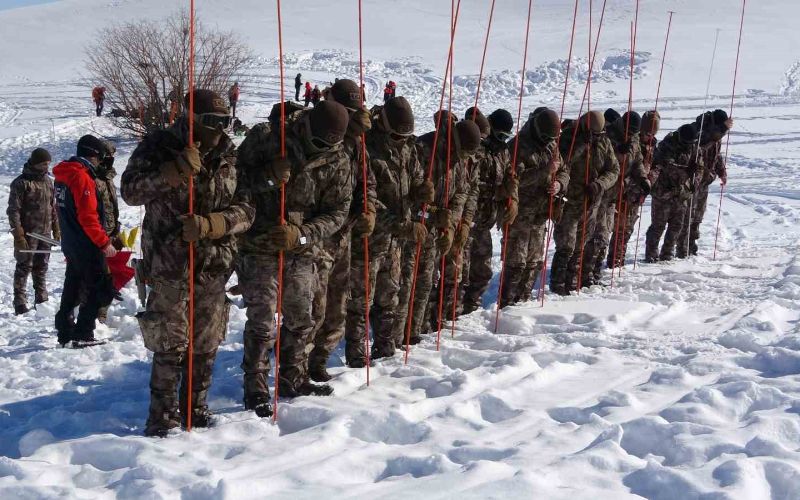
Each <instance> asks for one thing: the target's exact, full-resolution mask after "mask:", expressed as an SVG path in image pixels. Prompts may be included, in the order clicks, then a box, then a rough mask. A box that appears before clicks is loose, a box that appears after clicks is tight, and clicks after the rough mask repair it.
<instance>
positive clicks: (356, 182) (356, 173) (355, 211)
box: [333, 136, 377, 239]
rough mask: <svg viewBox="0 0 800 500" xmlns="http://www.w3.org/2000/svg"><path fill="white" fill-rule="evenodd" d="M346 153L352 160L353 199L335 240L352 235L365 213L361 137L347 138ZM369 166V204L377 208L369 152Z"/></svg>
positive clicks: (373, 175)
mask: <svg viewBox="0 0 800 500" xmlns="http://www.w3.org/2000/svg"><path fill="white" fill-rule="evenodd" d="M343 146H344V152H345V153H346V154H347V157H348V159H349V160H350V172H351V178H352V188H353V199H352V201H351V202H350V211H349V214H348V216H347V219H346V221H345V223H344V225H342V228H341V229H339V231H337V232H336V234H335V235H334V237H333V239H337V237H339V238H341V237H346V236H349V235H350V230H351V229H352V228H353V225H354V224H355V223H356V221H357V220H358V218H359V216H360V215H361V214H362V213H364V148H363V147H362V143H361V137H350V136H346V137H345V139H344V144H343ZM366 159H367V162H366V166H367V203H368V204H371V205H372V206H374V207H376V208H377V205H376V198H377V194H376V193H375V173H374V172H373V171H372V169H371V168H370V162H369V152H368V151H367V154H366Z"/></svg>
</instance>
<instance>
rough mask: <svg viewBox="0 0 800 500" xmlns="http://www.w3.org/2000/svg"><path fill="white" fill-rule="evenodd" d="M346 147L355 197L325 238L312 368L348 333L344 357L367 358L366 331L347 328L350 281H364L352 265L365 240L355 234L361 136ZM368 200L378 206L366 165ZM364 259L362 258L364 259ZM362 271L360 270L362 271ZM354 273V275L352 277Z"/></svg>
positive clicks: (361, 196) (360, 182)
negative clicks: (344, 216) (342, 220)
mask: <svg viewBox="0 0 800 500" xmlns="http://www.w3.org/2000/svg"><path fill="white" fill-rule="evenodd" d="M344 149H345V152H346V153H347V156H348V158H349V160H350V166H349V167H350V171H351V172H352V176H351V178H352V192H353V195H352V196H353V200H352V202H351V203H350V213H349V215H348V217H347V219H346V221H345V223H344V225H343V226H342V228H341V229H339V231H337V232H336V234H334V235H333V236H331V237H330V238H328V239H326V240H325V243H324V248H325V253H326V254H327V255H325V256H324V257H323V260H322V264H321V266H320V273H319V274H318V288H317V291H316V293H315V294H314V325H315V332H314V338H313V343H314V348H313V349H312V351H311V353H310V354H309V367H310V368H313V367H322V368H324V367H325V365H326V364H327V363H328V358H329V357H330V355H331V353H332V352H333V350H334V349H336V346H337V345H339V342H340V341H341V340H342V337H345V334H346V333H347V336H346V339H345V340H346V348H345V357H346V360H347V363H348V365H349V364H350V363H351V362H354V361H355V360H357V359H358V360H361V359H364V358H365V354H364V345H363V342H364V337H363V332H361V334H359V333H358V332H355V331H353V330H350V329H345V322H346V317H347V314H346V309H345V308H346V303H347V297H348V295H349V292H350V282H351V281H353V280H355V281H358V280H359V279H360V280H361V281H363V280H364V269H363V268H360V269H359V268H358V266H353V268H352V269H351V255H352V253H353V252H361V253H363V244H364V243H363V239H362V238H361V236H360V235H355V234H352V228H353V225H354V224H355V223H356V221H357V220H358V218H359V216H360V215H361V214H362V213H363V212H364V179H363V174H364V172H363V156H362V144H361V138H360V137H350V136H347V137H346V138H345V142H344ZM367 202H368V203H369V204H370V205H372V206H375V175H374V174H373V172H372V170H370V169H369V168H367ZM362 261H363V259H362ZM359 271H360V273H359ZM351 272H352V273H353V276H352V277H351Z"/></svg>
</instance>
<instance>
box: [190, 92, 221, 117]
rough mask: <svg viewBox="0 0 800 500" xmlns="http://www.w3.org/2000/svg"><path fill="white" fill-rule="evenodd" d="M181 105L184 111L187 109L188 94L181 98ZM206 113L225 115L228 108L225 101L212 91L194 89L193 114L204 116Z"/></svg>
mask: <svg viewBox="0 0 800 500" xmlns="http://www.w3.org/2000/svg"><path fill="white" fill-rule="evenodd" d="M183 104H184V105H185V106H186V109H189V93H187V94H186V96H184V98H183ZM206 113H216V114H220V115H227V114H229V113H230V112H229V111H228V106H227V105H226V104H225V100H224V99H222V97H220V95H219V94H217V93H216V92H214V91H213V90H208V89H195V91H194V114H196V115H204V114H206Z"/></svg>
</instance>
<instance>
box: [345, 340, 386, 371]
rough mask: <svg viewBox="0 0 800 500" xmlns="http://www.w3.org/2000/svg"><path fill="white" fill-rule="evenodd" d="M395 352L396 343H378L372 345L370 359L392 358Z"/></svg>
mask: <svg viewBox="0 0 800 500" xmlns="http://www.w3.org/2000/svg"><path fill="white" fill-rule="evenodd" d="M394 351H395V347H394V343H392V342H381V341H376V342H375V343H374V344H372V352H371V355H370V357H371V358H372V359H382V358H391V357H392V356H394ZM351 367H352V366H351Z"/></svg>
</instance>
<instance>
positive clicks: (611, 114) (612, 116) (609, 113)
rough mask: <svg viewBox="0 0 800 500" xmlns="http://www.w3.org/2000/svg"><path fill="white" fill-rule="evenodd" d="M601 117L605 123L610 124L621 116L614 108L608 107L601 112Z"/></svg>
mask: <svg viewBox="0 0 800 500" xmlns="http://www.w3.org/2000/svg"><path fill="white" fill-rule="evenodd" d="M603 118H605V119H606V124H608V125H611V124H612V123H614V122H615V121H617V120H619V119H620V118H621V117H620V115H619V112H618V111H617V110H616V109H614V108H608V109H607V110H606V111H605V113H603Z"/></svg>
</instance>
